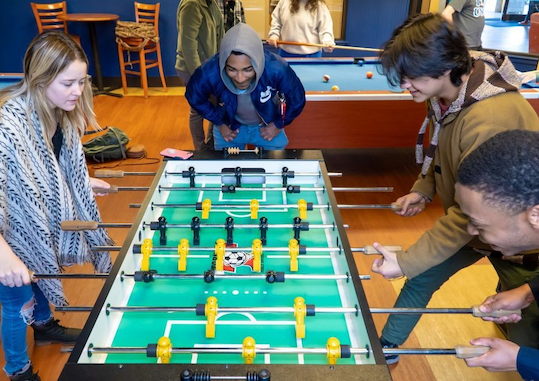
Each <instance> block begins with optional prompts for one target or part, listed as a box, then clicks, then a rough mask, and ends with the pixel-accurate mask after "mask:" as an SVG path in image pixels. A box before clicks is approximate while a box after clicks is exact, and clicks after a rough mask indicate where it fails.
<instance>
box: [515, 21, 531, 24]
mask: <svg viewBox="0 0 539 381" xmlns="http://www.w3.org/2000/svg"><path fill="white" fill-rule="evenodd" d="M518 25H530V22H529V21H521V22H519V23H518Z"/></svg>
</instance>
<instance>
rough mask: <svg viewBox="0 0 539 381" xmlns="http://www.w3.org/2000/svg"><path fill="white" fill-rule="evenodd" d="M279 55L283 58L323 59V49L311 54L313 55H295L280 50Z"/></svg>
mask: <svg viewBox="0 0 539 381" xmlns="http://www.w3.org/2000/svg"><path fill="white" fill-rule="evenodd" d="M279 55H280V56H281V57H295V58H320V57H322V49H320V50H319V51H317V52H316V53H311V54H294V53H288V52H286V51H284V50H283V49H280V48H279Z"/></svg>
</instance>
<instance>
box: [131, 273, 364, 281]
mask: <svg viewBox="0 0 539 381" xmlns="http://www.w3.org/2000/svg"><path fill="white" fill-rule="evenodd" d="M122 276H124V277H129V278H132V277H135V274H125V273H124V274H122ZM204 276H205V275H204V274H159V273H156V274H152V278H154V279H200V278H204ZM214 277H215V279H221V278H223V279H237V280H249V279H263V280H265V279H266V277H267V276H266V274H260V275H250V274H234V275H233V274H218V273H215V274H214ZM364 277H367V278H364ZM291 279H298V280H340V279H342V280H348V279H350V275H348V274H334V275H333V274H321V275H316V274H311V275H306V274H285V280H291ZM360 279H370V275H360Z"/></svg>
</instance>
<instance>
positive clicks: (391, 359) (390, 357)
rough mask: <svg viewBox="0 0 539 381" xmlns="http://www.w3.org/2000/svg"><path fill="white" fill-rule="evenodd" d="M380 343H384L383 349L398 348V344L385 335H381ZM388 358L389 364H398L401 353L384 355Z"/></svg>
mask: <svg viewBox="0 0 539 381" xmlns="http://www.w3.org/2000/svg"><path fill="white" fill-rule="evenodd" d="M380 344H382V349H384V348H398V347H399V346H398V345H397V344H393V343H390V342H389V341H387V340H386V339H384V338H383V337H380ZM384 357H385V358H386V363H387V365H391V364H396V363H398V362H399V357H400V356H399V355H384Z"/></svg>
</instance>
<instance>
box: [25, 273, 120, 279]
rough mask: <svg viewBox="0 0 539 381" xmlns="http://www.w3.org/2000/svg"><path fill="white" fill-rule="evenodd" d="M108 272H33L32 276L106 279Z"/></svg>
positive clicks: (42, 277) (38, 277)
mask: <svg viewBox="0 0 539 381" xmlns="http://www.w3.org/2000/svg"><path fill="white" fill-rule="evenodd" d="M108 276H109V274H107V273H95V274H38V273H33V274H32V277H33V278H36V279H55V278H68V279H71V278H73V279H104V278H106V277H108Z"/></svg>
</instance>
